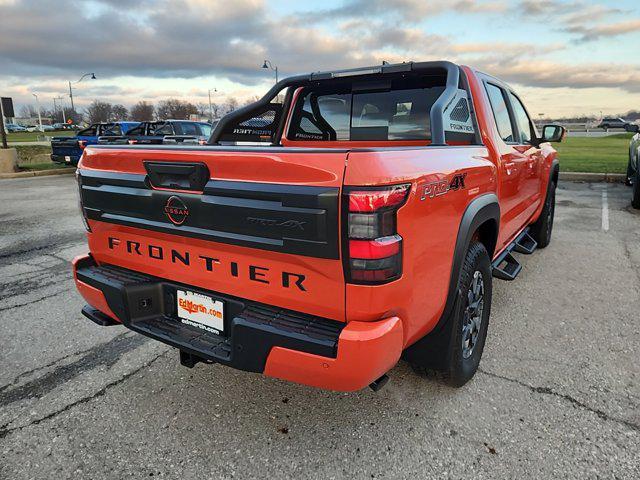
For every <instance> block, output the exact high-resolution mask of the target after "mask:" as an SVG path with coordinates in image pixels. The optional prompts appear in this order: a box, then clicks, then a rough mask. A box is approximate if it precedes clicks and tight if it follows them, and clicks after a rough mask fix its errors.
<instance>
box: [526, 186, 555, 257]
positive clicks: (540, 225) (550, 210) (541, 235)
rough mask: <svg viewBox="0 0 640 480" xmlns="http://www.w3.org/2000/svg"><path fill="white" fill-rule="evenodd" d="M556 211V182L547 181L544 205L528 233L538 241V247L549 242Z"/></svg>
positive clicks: (544, 245)
mask: <svg viewBox="0 0 640 480" xmlns="http://www.w3.org/2000/svg"><path fill="white" fill-rule="evenodd" d="M555 211H556V184H555V182H553V181H551V182H549V188H548V189H547V198H546V199H545V201H544V207H543V208H542V213H540V218H538V220H536V221H535V222H534V223H533V224H532V225H531V230H530V231H529V234H530V235H531V236H532V237H533V239H534V240H535V241H536V242H537V243H538V248H544V247H546V246H547V245H549V243H550V242H551V232H552V230H553V218H554V216H555Z"/></svg>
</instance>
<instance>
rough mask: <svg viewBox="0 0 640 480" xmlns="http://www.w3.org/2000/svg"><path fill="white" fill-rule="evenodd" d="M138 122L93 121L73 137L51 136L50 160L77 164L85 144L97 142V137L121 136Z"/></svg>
mask: <svg viewBox="0 0 640 480" xmlns="http://www.w3.org/2000/svg"><path fill="white" fill-rule="evenodd" d="M138 125H139V122H109V123H94V124H93V125H91V126H90V127H88V128H85V129H84V130H80V131H79V132H78V133H77V134H76V136H75V137H53V138H52V139H51V160H52V161H54V162H57V163H65V164H68V165H77V164H78V160H80V156H81V155H82V151H83V150H84V148H85V147H86V146H87V145H94V144H96V143H98V137H102V136H114V137H115V136H121V135H123V134H125V133H127V132H128V131H129V130H130V129H132V128H134V127H136V126H138Z"/></svg>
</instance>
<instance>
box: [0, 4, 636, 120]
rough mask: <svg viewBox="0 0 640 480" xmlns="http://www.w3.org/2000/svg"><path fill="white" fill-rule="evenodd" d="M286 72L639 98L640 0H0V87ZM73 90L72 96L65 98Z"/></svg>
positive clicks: (11, 91)
mask: <svg viewBox="0 0 640 480" xmlns="http://www.w3.org/2000/svg"><path fill="white" fill-rule="evenodd" d="M265 58H267V59H269V60H270V61H271V62H273V64H274V65H278V69H279V73H280V77H281V78H282V77H283V76H288V75H294V74H298V73H305V72H310V71H317V70H327V69H337V68H346V67H355V66H365V65H371V64H378V63H380V62H381V61H382V60H386V61H389V62H399V61H408V60H416V61H422V60H435V59H446V60H452V61H455V62H458V63H462V64H467V65H471V66H474V67H477V68H479V69H481V70H484V71H486V72H488V73H491V74H493V75H495V76H498V77H501V78H502V79H504V80H506V81H507V82H509V83H511V84H512V85H513V86H514V88H516V89H517V90H518V91H519V92H520V93H521V95H522V96H523V97H524V99H525V101H526V103H527V105H528V106H529V109H530V111H531V112H532V113H534V114H540V113H545V114H546V115H547V116H549V117H559V116H569V115H581V114H587V115H596V116H597V115H599V114H600V111H603V112H604V114H608V113H609V114H612V113H618V112H625V111H628V110H631V109H636V110H640V1H639V0H615V1H613V0H450V1H441V0H323V1H319V0H307V1H305V2H300V1H289V0H272V1H267V0H226V1H224V0H135V1H130V0H89V1H80V0H75V1H74V0H66V1H65V0H0V65H1V67H0V94H1V95H2V96H11V97H13V98H14V103H15V104H16V105H17V106H18V107H19V106H20V105H23V104H25V103H33V97H32V95H31V94H32V93H37V94H38V95H39V98H40V99H41V102H42V103H43V104H45V105H47V106H51V105H52V103H53V98H54V97H57V96H60V95H65V94H68V86H67V81H69V80H71V81H75V80H77V79H78V78H80V76H81V75H82V74H83V73H85V72H95V74H96V77H97V80H84V81H82V82H81V83H78V84H76V85H75V86H74V101H75V103H76V106H80V107H82V106H86V105H87V104H88V103H90V102H91V101H92V100H93V99H100V100H104V101H110V102H114V103H123V104H125V105H132V104H134V103H135V102H137V101H139V100H148V101H151V102H156V101H158V100H162V99H166V98H168V97H175V98H183V99H185V100H189V101H192V102H195V103H198V102H203V103H206V102H207V94H208V90H209V89H212V88H216V89H217V93H216V94H215V99H216V101H218V102H224V99H225V97H227V96H234V97H237V98H239V99H243V98H249V97H252V96H254V95H260V94H262V93H264V92H265V91H266V90H267V89H268V88H269V86H270V85H271V83H272V82H273V72H271V71H268V70H265V69H261V68H260V67H261V65H262V62H263V60H264V59H265ZM65 101H66V102H67V104H68V97H67V98H66V100H65Z"/></svg>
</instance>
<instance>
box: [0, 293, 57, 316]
mask: <svg viewBox="0 0 640 480" xmlns="http://www.w3.org/2000/svg"><path fill="white" fill-rule="evenodd" d="M68 291H69V290H68V289H66V290H60V291H59V292H55V293H51V294H48V295H43V296H41V297H40V298H36V299H35V300H31V301H29V302H25V303H18V304H16V305H9V306H8V307H2V308H0V312H4V311H5V310H13V309H14V308H21V307H26V306H28V305H33V304H34V303H38V302H42V301H43V300H47V299H49V298H52V297H55V296H57V295H60V294H61V293H66V292H68ZM0 300H3V299H1V298H0Z"/></svg>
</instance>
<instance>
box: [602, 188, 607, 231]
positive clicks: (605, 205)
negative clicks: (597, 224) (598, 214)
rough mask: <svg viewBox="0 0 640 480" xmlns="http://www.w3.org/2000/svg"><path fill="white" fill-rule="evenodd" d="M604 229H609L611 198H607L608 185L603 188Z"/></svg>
mask: <svg viewBox="0 0 640 480" xmlns="http://www.w3.org/2000/svg"><path fill="white" fill-rule="evenodd" d="M602 230H604V231H605V232H608V231H609V200H608V198H607V186H606V185H605V187H604V190H602Z"/></svg>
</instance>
